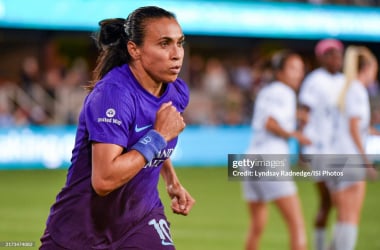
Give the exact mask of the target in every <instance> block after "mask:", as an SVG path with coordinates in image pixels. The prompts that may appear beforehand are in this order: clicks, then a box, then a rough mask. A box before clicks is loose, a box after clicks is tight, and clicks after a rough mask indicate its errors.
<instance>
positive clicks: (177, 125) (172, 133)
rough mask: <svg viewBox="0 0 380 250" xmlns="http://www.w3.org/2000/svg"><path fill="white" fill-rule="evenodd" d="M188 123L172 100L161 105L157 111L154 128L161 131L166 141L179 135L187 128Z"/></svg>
mask: <svg viewBox="0 0 380 250" xmlns="http://www.w3.org/2000/svg"><path fill="white" fill-rule="evenodd" d="M185 126H186V124H185V122H184V120H183V117H182V115H181V113H180V112H178V111H177V109H176V107H174V106H173V104H172V102H167V103H164V104H162V105H161V107H160V109H159V110H158V111H157V113H156V121H155V124H154V129H155V130H156V131H157V132H158V133H160V134H161V135H162V136H163V137H164V138H165V140H166V141H170V140H172V139H174V138H175V137H177V136H178V135H179V133H181V132H182V130H183V129H184V128H185Z"/></svg>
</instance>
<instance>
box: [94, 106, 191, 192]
mask: <svg viewBox="0 0 380 250" xmlns="http://www.w3.org/2000/svg"><path fill="white" fill-rule="evenodd" d="M184 127H185V123H184V122H183V118H182V116H181V115H180V113H179V112H178V111H177V110H176V109H175V107H174V106H172V104H171V103H170V102H169V103H165V104H163V105H162V106H161V107H160V109H159V110H158V111H157V116H156V121H155V125H154V129H155V131H156V132H158V133H159V134H160V135H161V136H162V137H163V138H164V139H165V140H166V141H169V140H171V139H173V138H174V137H176V136H178V134H179V133H180V132H181V131H182V130H183V129H184ZM122 152H123V148H122V147H121V146H118V145H115V144H107V143H93V145H92V175H91V182H92V186H93V188H94V190H95V192H96V193H97V194H98V195H101V196H105V195H107V194H109V193H110V192H112V191H113V190H115V189H117V188H119V187H120V186H122V185H124V184H125V183H127V182H128V181H130V180H131V179H132V178H133V177H134V176H135V175H136V174H137V173H138V172H139V171H140V170H141V169H142V168H143V167H144V166H145V164H146V163H147V159H145V157H144V156H143V154H141V153H140V152H138V151H137V150H131V151H129V152H127V153H125V154H122Z"/></svg>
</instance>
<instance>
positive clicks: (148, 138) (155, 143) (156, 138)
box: [131, 129, 166, 162]
mask: <svg viewBox="0 0 380 250" xmlns="http://www.w3.org/2000/svg"><path fill="white" fill-rule="evenodd" d="M165 147H166V140H165V139H164V137H162V136H161V135H160V134H159V133H158V132H157V131H155V130H153V129H151V130H149V132H148V133H146V134H145V135H144V136H143V137H141V138H140V140H139V141H138V142H137V143H136V144H135V145H133V146H132V148H131V149H134V150H137V151H138V152H140V154H142V155H143V156H144V158H145V160H146V161H147V162H150V161H151V160H152V159H153V158H154V156H155V155H156V154H157V153H158V152H160V150H162V149H164V148H165Z"/></svg>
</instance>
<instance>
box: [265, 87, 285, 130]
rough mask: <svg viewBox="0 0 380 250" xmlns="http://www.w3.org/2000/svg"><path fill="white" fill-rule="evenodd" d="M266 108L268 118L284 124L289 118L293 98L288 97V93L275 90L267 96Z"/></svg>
mask: <svg viewBox="0 0 380 250" xmlns="http://www.w3.org/2000/svg"><path fill="white" fill-rule="evenodd" d="M266 106H267V113H268V116H271V117H272V118H273V119H275V120H276V121H277V122H279V123H280V124H283V123H284V121H286V120H287V118H288V117H289V112H288V111H289V108H291V97H289V96H288V93H286V92H283V91H281V90H280V89H275V90H274V91H273V92H272V93H271V94H270V95H268V96H267V101H266Z"/></svg>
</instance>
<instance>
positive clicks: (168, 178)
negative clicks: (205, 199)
mask: <svg viewBox="0 0 380 250" xmlns="http://www.w3.org/2000/svg"><path fill="white" fill-rule="evenodd" d="M161 176H162V178H163V179H164V182H165V184H166V190H167V192H168V194H169V196H170V198H171V199H172V204H171V208H172V210H173V212H174V213H176V214H182V215H188V214H189V212H190V210H191V208H192V207H193V205H194V203H195V200H194V198H193V197H192V196H191V195H190V194H189V193H188V192H187V190H186V189H185V188H184V187H183V186H182V185H181V183H180V182H179V180H178V177H177V174H176V173H175V170H174V167H173V164H172V162H171V160H170V158H169V159H167V160H166V161H165V162H164V163H163V166H162V169H161Z"/></svg>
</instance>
